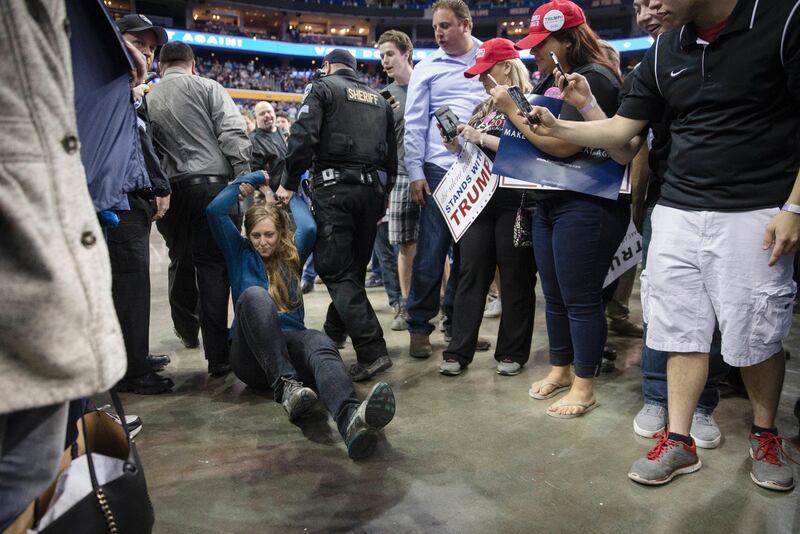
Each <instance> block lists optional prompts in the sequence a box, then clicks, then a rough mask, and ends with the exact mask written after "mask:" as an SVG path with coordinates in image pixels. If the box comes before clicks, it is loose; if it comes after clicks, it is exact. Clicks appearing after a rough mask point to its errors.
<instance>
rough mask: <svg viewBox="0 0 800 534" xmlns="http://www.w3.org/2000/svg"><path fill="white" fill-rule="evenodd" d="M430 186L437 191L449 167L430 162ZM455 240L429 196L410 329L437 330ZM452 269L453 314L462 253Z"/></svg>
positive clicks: (449, 301) (448, 304)
mask: <svg viewBox="0 0 800 534" xmlns="http://www.w3.org/2000/svg"><path fill="white" fill-rule="evenodd" d="M423 170H424V172H425V178H426V180H427V182H428V187H430V189H431V191H434V190H435V189H436V187H437V186H438V185H439V182H441V181H442V178H443V177H444V175H445V174H446V173H447V170H446V169H443V168H441V167H439V166H438V165H434V164H432V163H426V164H425V165H424V167H423ZM452 242H453V239H452V237H451V236H450V230H448V228H447V222H446V221H445V220H444V217H442V213H441V212H440V211H439V208H438V207H436V203H435V202H434V201H433V198H432V197H427V198H426V199H425V205H424V206H423V207H422V209H421V210H420V214H419V237H418V238H417V254H416V256H414V265H413V267H412V274H411V289H410V290H409V292H408V303H407V305H406V310H407V311H408V331H409V333H411V334H414V335H425V336H427V335H430V333H431V332H433V325H432V324H430V323H429V321H430V320H431V319H433V318H434V317H436V315H437V314H438V313H439V288H440V286H441V283H442V274H443V273H444V262H445V259H446V258H447V252H448V250H449V249H450V245H451V244H452ZM453 256H454V261H453V264H452V265H451V268H450V279H449V281H448V284H447V291H446V293H445V298H444V306H443V308H444V314H445V316H446V317H447V318H451V317H452V316H453V298H454V296H455V288H456V284H457V283H458V254H457V253H456V254H454V255H453Z"/></svg>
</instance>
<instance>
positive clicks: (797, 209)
mask: <svg viewBox="0 0 800 534" xmlns="http://www.w3.org/2000/svg"><path fill="white" fill-rule="evenodd" d="M781 211H789V212H792V213H797V214H800V205H799V204H789V203H788V202H787V203H786V204H784V205H783V207H781Z"/></svg>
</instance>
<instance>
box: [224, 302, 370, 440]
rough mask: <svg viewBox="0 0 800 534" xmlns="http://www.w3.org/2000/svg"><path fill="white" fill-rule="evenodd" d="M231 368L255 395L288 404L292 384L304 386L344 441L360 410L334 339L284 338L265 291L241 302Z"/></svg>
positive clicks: (315, 335) (298, 334) (308, 334)
mask: <svg viewBox="0 0 800 534" xmlns="http://www.w3.org/2000/svg"><path fill="white" fill-rule="evenodd" d="M232 332H233V335H232V341H231V359H230V362H231V368H232V370H233V372H234V374H235V375H236V377H237V378H238V379H239V380H241V381H242V382H244V383H245V384H247V385H248V386H250V387H252V388H254V389H267V388H269V389H272V390H273V391H274V395H275V401H277V402H281V401H282V400H283V387H284V383H285V381H286V380H300V381H301V382H302V383H303V384H305V385H306V386H309V387H311V388H313V389H314V390H316V391H317V393H319V398H320V400H321V401H322V402H323V403H324V404H325V407H326V408H327V409H328V412H330V414H331V415H332V416H333V419H334V421H336V426H337V428H338V429H339V432H340V433H341V434H342V437H344V436H345V434H346V433H347V425H348V424H349V423H350V419H351V418H352V417H353V413H354V412H355V411H356V410H357V409H358V407H359V404H360V403H359V401H358V397H356V392H355V389H354V388H353V382H352V380H350V377H349V376H348V374H347V369H346V368H345V366H344V362H342V358H341V356H340V355H339V351H338V350H337V349H336V344H334V342H333V341H331V339H330V338H329V337H328V336H326V335H325V334H323V333H322V332H319V331H317V330H299V331H291V332H283V331H282V330H281V325H280V322H279V320H278V308H277V306H275V303H274V301H273V300H272V298H271V297H270V296H269V293H268V292H267V290H266V289H264V288H262V287H257V286H253V287H249V288H247V289H246V290H245V291H244V293H242V294H241V296H240V297H239V300H238V301H237V302H236V318H235V321H234V324H233V327H232Z"/></svg>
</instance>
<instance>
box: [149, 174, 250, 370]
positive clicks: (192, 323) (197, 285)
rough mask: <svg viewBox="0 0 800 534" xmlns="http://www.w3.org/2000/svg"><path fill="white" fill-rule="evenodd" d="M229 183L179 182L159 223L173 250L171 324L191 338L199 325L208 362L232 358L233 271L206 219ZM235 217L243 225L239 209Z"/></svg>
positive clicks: (170, 266)
mask: <svg viewBox="0 0 800 534" xmlns="http://www.w3.org/2000/svg"><path fill="white" fill-rule="evenodd" d="M225 186H226V184H224V183H213V184H197V185H190V186H186V187H180V185H179V184H176V185H175V186H173V191H172V199H171V200H170V209H169V211H167V214H166V215H165V216H164V218H163V219H161V220H160V221H158V223H156V226H157V227H158V231H159V232H161V235H163V236H164V240H165V241H166V242H167V248H168V249H169V259H170V263H169V306H170V311H171V313H172V323H173V325H174V326H175V330H177V331H178V333H179V334H180V335H181V336H182V337H184V338H188V339H192V338H197V332H198V328H199V330H200V331H201V332H202V333H203V350H204V351H205V355H206V359H207V360H208V361H209V363H227V362H228V297H229V295H230V285H229V282H228V270H227V268H226V267H225V258H224V257H223V256H222V251H220V249H219V247H218V246H217V242H216V241H215V240H214V236H212V235H211V229H210V228H209V226H208V219H207V218H206V206H208V204H209V203H210V202H211V201H212V200H213V199H214V197H216V196H217V194H218V193H219V192H220V191H222V189H224V188H225ZM232 218H233V219H234V222H235V223H236V224H237V226H238V225H239V224H240V221H239V220H238V219H239V217H238V213H237V214H236V215H234V216H232Z"/></svg>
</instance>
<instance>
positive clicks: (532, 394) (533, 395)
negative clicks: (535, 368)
mask: <svg viewBox="0 0 800 534" xmlns="http://www.w3.org/2000/svg"><path fill="white" fill-rule="evenodd" d="M533 384H540V385H539V391H541V390H542V388H543V387H544V386H555V388H554V389H553V391H551V392H550V393H548V394H547V395H542V394H541V393H539V391H533ZM533 384H531V389H529V390H528V395H530V397H531V398H532V399H536V400H545V399H551V398H553V397H555V396H556V395H558V394H559V393H561V392H562V391H564V390H566V389H569V388H571V387H572V382H570V383H569V384H567V385H566V386H562V385H561V384H558V383H556V382H550V381H548V380H538V381H536V382H534V383H533Z"/></svg>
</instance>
